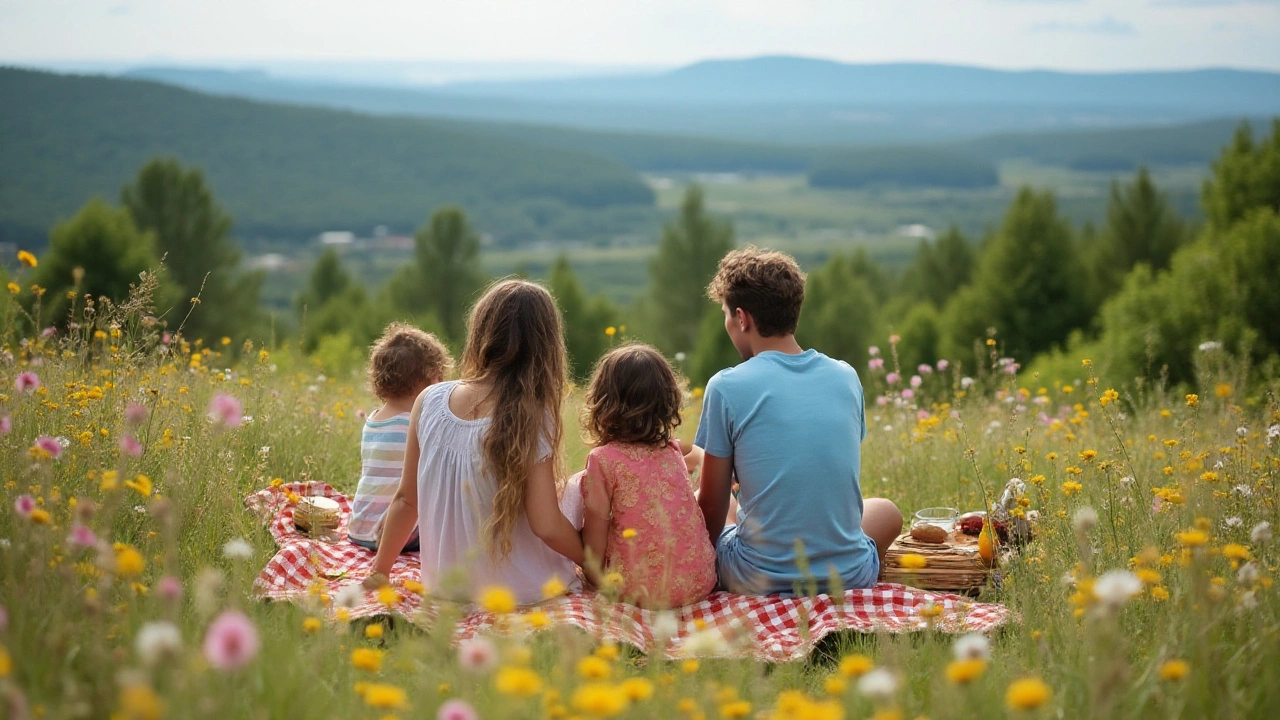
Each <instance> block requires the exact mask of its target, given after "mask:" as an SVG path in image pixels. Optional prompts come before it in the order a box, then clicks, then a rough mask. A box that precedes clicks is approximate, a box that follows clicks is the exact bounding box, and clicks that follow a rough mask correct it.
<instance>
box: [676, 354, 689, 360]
mask: <svg viewBox="0 0 1280 720" xmlns="http://www.w3.org/2000/svg"><path fill="white" fill-rule="evenodd" d="M685 357H687V356H686V355H685V354H684V353H683V352H678V353H676V362H684V359H685Z"/></svg>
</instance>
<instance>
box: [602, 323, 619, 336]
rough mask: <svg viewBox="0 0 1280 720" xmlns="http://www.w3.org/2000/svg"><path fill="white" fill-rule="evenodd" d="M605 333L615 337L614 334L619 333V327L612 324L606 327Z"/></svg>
mask: <svg viewBox="0 0 1280 720" xmlns="http://www.w3.org/2000/svg"><path fill="white" fill-rule="evenodd" d="M604 334H605V335H608V336H609V337H613V336H614V335H617V334H618V328H616V327H614V326H612V325H610V326H609V327H607V328H605V329H604Z"/></svg>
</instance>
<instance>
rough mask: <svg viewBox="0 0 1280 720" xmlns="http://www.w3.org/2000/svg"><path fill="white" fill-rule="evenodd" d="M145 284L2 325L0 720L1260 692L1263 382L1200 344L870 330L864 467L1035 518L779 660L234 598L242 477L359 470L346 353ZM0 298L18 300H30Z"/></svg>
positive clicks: (1190, 714) (899, 490)
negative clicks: (1172, 376)
mask: <svg viewBox="0 0 1280 720" xmlns="http://www.w3.org/2000/svg"><path fill="white" fill-rule="evenodd" d="M31 262H32V263H34V262H35V260H34V258H33V259H32V261H31ZM146 291H147V288H146V280H145V279H144V280H143V281H142V283H141V284H140V286H138V287H135V291H134V295H133V296H132V298H131V299H130V300H129V301H127V302H122V303H121V304H119V305H113V304H111V303H102V302H99V301H95V300H94V299H93V298H85V297H83V296H80V297H78V298H77V297H76V294H75V293H74V292H72V293H71V295H70V297H69V298H68V301H69V302H71V303H73V308H72V310H71V312H72V317H73V318H74V321H73V322H71V323H70V324H69V325H67V326H66V328H65V329H59V330H57V331H49V332H43V333H42V332H39V331H32V332H26V333H24V335H23V336H22V337H15V339H14V340H13V341H12V342H11V343H10V344H9V345H8V346H7V347H6V349H5V352H4V357H3V362H0V381H3V389H2V390H0V433H2V434H0V448H3V454H2V455H0V472H2V473H3V484H4V490H3V498H4V503H3V510H0V538H3V541H2V542H0V573H2V577H3V582H2V584H0V708H3V709H4V711H3V713H0V714H3V716H4V717H9V718H26V717H32V718H42V717H47V718H80V717H83V718H98V717H112V718H122V719H124V718H128V719H131V720H155V719H158V718H165V717H169V718H228V717H254V718H267V717H282V718H283V717H311V718H353V719H359V718H367V719H369V720H375V719H378V718H384V719H385V718H395V717H400V718H429V717H438V718H442V719H445V718H447V719H449V720H467V719H469V718H476V717H485V718H498V717H502V718H541V717H548V718H567V717H580V718H605V717H632V718H642V717H672V718H690V719H693V718H755V717H760V718H778V719H779V720H781V719H782V718H831V719H838V718H851V719H852V718H866V717H875V718H881V719H888V718H916V717H927V718H972V717H979V716H980V717H998V716H1009V717H1043V718H1048V717H1065V718H1086V717H1089V718H1137V717H1141V718H1147V717H1150V718H1174V717H1185V718H1203V717H1222V718H1246V717H1268V716H1271V715H1272V714H1273V713H1274V712H1275V711H1277V710H1280V670H1277V668H1280V601H1278V600H1277V589H1276V588H1275V587H1274V584H1273V580H1274V577H1275V574H1276V570H1277V561H1278V560H1280V555H1278V553H1277V551H1276V542H1277V541H1276V539H1275V538H1274V537H1273V530H1272V528H1273V527H1275V526H1276V525H1277V524H1280V514H1278V513H1277V508H1276V497H1277V495H1276V481H1277V473H1278V472H1280V405H1278V404H1277V398H1276V397H1275V395H1274V388H1270V389H1268V388H1267V387H1265V385H1263V384H1260V383H1259V382H1258V381H1256V379H1254V378H1252V377H1251V376H1250V374H1249V370H1250V369H1249V367H1248V366H1246V365H1242V364H1241V363H1240V362H1239V361H1236V360H1233V359H1232V358H1231V357H1229V356H1228V355H1227V354H1225V353H1224V352H1223V351H1222V350H1221V348H1219V347H1214V346H1212V345H1209V346H1206V347H1204V348H1202V349H1201V350H1200V351H1199V354H1198V355H1197V361H1196V367H1197V371H1196V372H1197V374H1196V377H1197V380H1196V382H1195V383H1194V385H1193V386H1191V387H1190V388H1182V387H1180V388H1178V389H1176V390H1175V389H1173V388H1169V387H1163V386H1161V385H1159V384H1147V385H1142V386H1137V387H1138V389H1136V390H1126V391H1124V392H1119V391H1117V390H1116V389H1115V388H1126V387H1127V388H1133V387H1135V385H1134V384H1133V383H1132V382H1131V379H1130V378H1113V377H1108V376H1107V374H1106V372H1105V369H1103V368H1099V367H1095V366H1094V365H1093V363H1091V362H1090V360H1089V359H1088V358H1077V359H1076V360H1077V362H1076V363H1075V371H1074V377H1072V378H1070V379H1066V378H1064V379H1052V380H1051V379H1048V378H1041V377H1037V376H1036V375H1035V374H1034V373H1027V372H1024V371H1023V370H1022V368H1020V367H1019V365H1018V362H1017V360H1016V359H1010V358H1004V357H1002V354H1001V350H1002V347H1001V344H1000V342H999V340H998V338H993V339H991V340H989V341H988V344H987V345H986V346H985V347H982V348H981V351H980V352H979V353H977V354H976V355H975V357H974V358H972V359H969V360H967V361H961V360H959V359H956V358H952V359H950V361H946V360H940V361H937V362H934V363H930V364H928V365H921V366H918V367H901V366H900V363H899V362H898V360H897V356H896V354H895V351H894V349H895V345H896V341H895V339H894V338H885V339H884V340H883V341H882V342H881V343H880V347H879V348H871V349H870V350H869V354H870V356H871V358H872V361H871V363H870V364H869V366H865V367H862V368H859V371H860V374H861V375H862V377H863V379H864V384H865V386H866V388H867V409H866V417H867V423H868V435H867V439H866V441H865V443H864V460H863V470H862V482H863V492H864V494H865V495H866V496H877V495H883V496H887V497H891V498H892V499H894V500H895V501H896V502H898V504H899V505H900V506H901V508H902V509H903V510H904V514H906V515H908V516H910V514H911V513H912V512H914V511H915V510H918V509H920V508H924V507H928V506H936V505H950V506H955V507H957V508H960V509H962V510H976V509H982V508H983V507H986V506H988V505H989V503H990V502H991V501H992V500H993V499H994V496H995V495H996V494H997V493H999V492H1000V491H1001V489H1003V488H1004V487H1005V486H1006V484H1007V483H1009V481H1010V480H1011V479H1013V478H1017V479H1018V480H1020V481H1021V487H1022V488H1023V490H1022V492H1021V493H1020V495H1019V499H1018V500H1017V503H1016V505H1017V507H1016V508H1015V509H1014V515H1018V516H1021V518H1023V519H1027V520H1029V521H1030V522H1029V524H1030V527H1031V528H1032V533H1033V534H1032V537H1031V539H1030V540H1029V541H1027V542H1025V543H1024V544H1021V545H1014V544H1013V543H1009V544H1007V545H1005V546H1003V547H1000V548H999V549H998V552H997V555H998V561H997V563H996V566H995V567H994V568H993V569H992V576H991V580H990V582H989V583H988V584H987V585H986V586H985V587H984V588H983V589H982V591H981V592H980V594H979V596H978V599H980V600H982V601H984V602H995V603H1002V604H1004V605H1006V606H1007V607H1008V608H1010V609H1011V610H1012V611H1013V613H1014V619H1013V620H1011V621H1010V622H1008V623H1007V624H1006V625H1005V626H1003V627H1002V628H1000V629H999V630H997V631H995V632H993V633H992V634H991V635H990V636H989V637H988V636H981V635H964V636H959V637H957V636H955V635H949V634H945V633H943V632H941V631H936V630H934V629H931V628H930V627H926V628H925V629H922V630H921V631H920V632H917V633H911V634H905V635H896V636H889V635H886V634H842V635H837V636H833V637H830V638H828V639H826V640H825V641H824V642H822V643H821V644H820V645H819V646H818V648H817V649H816V650H815V651H814V652H813V653H812V654H811V655H810V656H809V657H808V658H807V659H806V660H803V661H799V662H793V663H780V664H767V663H760V662H755V661H748V660H728V659H709V658H707V657H701V658H700V657H693V656H689V657H684V658H677V659H673V660H668V659H663V657H662V655H661V653H652V652H650V653H646V652H643V651H642V650H639V649H634V648H629V647H620V646H615V645H610V644H600V643H597V642H596V641H595V640H594V639H593V638H592V637H589V636H588V635H586V634H585V633H582V632H580V631H577V630H574V629H572V628H564V627H541V625H543V624H544V623H541V622H539V618H538V614H537V610H536V609H534V610H532V611H528V610H516V609H515V608H514V602H513V601H512V600H511V598H510V595H509V594H508V593H504V592H503V590H502V589H501V588H494V589H492V590H491V591H490V592H488V593H486V594H485V595H484V596H482V597H479V598H476V601H477V603H479V604H480V605H482V606H484V607H485V608H486V609H488V610H490V611H493V612H496V613H498V614H500V615H503V616H505V617H506V621H504V622H502V623H499V625H498V626H497V627H498V628H499V630H497V631H494V632H493V633H490V634H486V635H483V636H480V637H477V638H474V639H472V640H469V641H467V642H466V643H463V644H462V645H461V646H457V647H455V646H454V644H453V643H451V642H450V639H451V632H450V630H451V626H450V623H452V622H453V620H451V618H456V617H457V613H456V612H454V613H452V614H451V613H449V612H442V613H441V614H440V615H439V616H438V618H437V620H436V623H435V625H434V626H432V627H418V626H415V625H413V624H409V623H405V622H401V621H394V622H393V621H390V620H385V621H382V620H376V619H375V620H359V621H355V620H349V619H347V620H344V614H343V612H342V610H341V606H342V605H343V603H345V602H346V601H347V599H346V598H343V597H333V596H330V595H328V594H327V593H323V592H317V593H316V594H315V596H314V598H313V599H312V602H311V605H310V606H309V607H308V606H298V605H292V604H283V603H275V604H268V603H264V602H260V601H257V600H255V599H253V598H252V597H251V594H250V584H251V582H252V579H253V578H254V576H255V575H256V574H257V572H258V571H259V570H260V569H261V568H262V566H263V565H264V563H265V562H266V561H267V560H268V559H269V558H270V557H271V555H272V554H273V552H274V551H275V547H274V544H273V542H272V539H271V537H270V536H269V535H268V533H267V531H266V530H265V529H264V527H263V525H262V523H261V521H260V520H259V519H258V518H257V517H255V516H254V515H252V514H251V513H249V512H248V511H247V510H246V508H245V503H244V498H245V496H246V495H248V494H250V493H252V492H254V491H257V490H261V489H263V488H266V487H270V486H272V485H273V484H275V485H280V484H282V483H291V482H298V481H309V480H315V481H324V482H327V483H330V484H332V485H333V486H335V487H336V488H338V489H339V490H343V491H345V492H351V491H352V490H353V489H354V485H355V482H356V479H357V477H358V474H359V472H358V471H359V438H360V428H361V422H362V420H361V418H362V416H363V413H364V412H366V411H367V410H369V409H370V408H372V407H373V406H374V403H373V399H372V397H371V396H370V394H369V393H368V391H367V390H366V389H365V388H364V387H363V385H362V382H361V380H360V378H359V377H358V376H356V375H349V376H342V377H331V376H326V375H325V374H324V373H323V372H322V371H321V370H320V369H319V368H318V367H317V366H316V365H314V364H312V363H311V362H310V361H307V360H305V359H303V357H302V356H301V355H300V354H299V353H298V352H297V351H296V349H293V348H291V347H289V346H282V347H262V346H260V345H255V344H253V343H249V342H245V343H243V344H233V343H232V341H231V340H230V339H226V340H222V341H215V342H212V343H201V342H189V341H187V340H185V339H183V338H182V336H181V335H180V334H178V333H176V332H174V333H173V334H170V333H169V332H168V331H165V330H164V329H163V326H162V325H161V324H158V323H156V322H155V319H154V318H152V317H151V316H150V315H149V314H148V313H149V308H148V307H147V302H146V297H145V296H146ZM8 312H9V317H8V318H7V321H8V322H9V324H10V327H12V328H18V327H40V325H41V323H39V322H38V318H28V319H26V320H25V321H24V322H21V323H20V322H19V321H21V320H23V318H21V317H19V313H20V311H17V310H10V311H8ZM610 329H612V328H610ZM15 332H16V330H15ZM615 332H617V331H616V330H615ZM620 339H621V338H620V337H617V338H615V337H614V336H613V334H610V336H609V340H610V341H617V340H620ZM699 394H700V393H699V392H698V388H690V393H689V395H690V401H689V405H688V408H687V414H686V418H685V422H684V424H683V425H682V427H681V435H682V437H683V439H685V440H686V441H687V440H688V439H690V438H691V437H692V434H693V430H694V428H695V427H696V425H697V413H698V405H699V404H698V402H697V397H698V396H699ZM579 398H580V391H575V394H574V395H573V396H572V397H571V398H570V401H569V402H568V403H567V406H566V408H565V418H566V422H567V423H568V427H569V428H570V430H569V431H568V432H566V438H567V440H566V442H567V443H568V445H569V447H568V448H567V450H568V452H567V453H566V454H567V456H568V457H569V464H570V468H571V469H577V468H578V467H580V466H581V463H582V460H583V457H584V455H585V448H584V446H583V445H582V443H581V441H579V440H578V439H577V433H576V432H574V431H573V428H576V423H577V419H576V418H577V407H576V406H577V403H578V402H579ZM351 580H352V581H353V583H357V582H358V581H359V580H361V578H351ZM396 591H398V592H413V593H420V594H425V595H427V596H429V595H430V593H431V589H430V588H424V587H421V586H416V585H413V584H408V585H406V586H404V587H398V588H396ZM334 608H337V612H334V611H333V610H334ZM713 649H714V648H713ZM713 654H714V653H713Z"/></svg>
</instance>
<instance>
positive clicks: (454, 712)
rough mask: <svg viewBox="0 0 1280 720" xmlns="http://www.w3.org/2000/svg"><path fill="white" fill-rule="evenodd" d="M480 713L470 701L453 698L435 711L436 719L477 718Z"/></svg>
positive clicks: (460, 719) (469, 719) (475, 719)
mask: <svg viewBox="0 0 1280 720" xmlns="http://www.w3.org/2000/svg"><path fill="white" fill-rule="evenodd" d="M479 719H480V715H479V714H478V713H476V709H475V708H473V707H471V703H469V702H467V701H466V700H460V699H458V698H454V699H452V700H448V701H446V702H445V704H443V705H441V706H440V709H439V710H438V711H436V720H479Z"/></svg>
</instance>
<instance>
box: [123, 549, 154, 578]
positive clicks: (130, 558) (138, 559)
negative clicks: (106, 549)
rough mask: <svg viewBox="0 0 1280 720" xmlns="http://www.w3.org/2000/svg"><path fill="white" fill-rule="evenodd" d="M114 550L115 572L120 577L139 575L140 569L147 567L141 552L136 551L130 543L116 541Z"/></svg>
mask: <svg viewBox="0 0 1280 720" xmlns="http://www.w3.org/2000/svg"><path fill="white" fill-rule="evenodd" d="M115 552H116V574H117V575H119V576H120V577H133V576H135V575H141V574H142V571H143V570H145V569H146V568H147V561H146V560H144V559H143V557H142V553H140V552H138V551H137V550H136V549H134V548H133V547H132V546H130V545H122V544H120V543H117V544H116V546H115Z"/></svg>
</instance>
